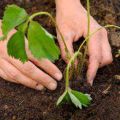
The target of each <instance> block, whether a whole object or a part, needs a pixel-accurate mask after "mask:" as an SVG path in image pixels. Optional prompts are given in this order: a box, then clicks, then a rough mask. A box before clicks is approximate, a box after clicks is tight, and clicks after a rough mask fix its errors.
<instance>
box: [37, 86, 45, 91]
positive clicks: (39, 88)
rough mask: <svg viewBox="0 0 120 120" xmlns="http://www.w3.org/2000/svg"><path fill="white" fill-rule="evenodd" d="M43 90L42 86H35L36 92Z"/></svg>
mask: <svg viewBox="0 0 120 120" xmlns="http://www.w3.org/2000/svg"><path fill="white" fill-rule="evenodd" d="M43 89H44V86H42V85H37V86H36V90H43Z"/></svg>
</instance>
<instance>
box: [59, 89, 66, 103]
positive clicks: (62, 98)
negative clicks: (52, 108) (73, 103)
mask: <svg viewBox="0 0 120 120" xmlns="http://www.w3.org/2000/svg"><path fill="white" fill-rule="evenodd" d="M66 95H67V91H65V92H64V93H63V94H62V95H61V96H60V97H59V98H58V100H57V105H60V104H61V103H62V102H63V100H64V99H65V96H66Z"/></svg>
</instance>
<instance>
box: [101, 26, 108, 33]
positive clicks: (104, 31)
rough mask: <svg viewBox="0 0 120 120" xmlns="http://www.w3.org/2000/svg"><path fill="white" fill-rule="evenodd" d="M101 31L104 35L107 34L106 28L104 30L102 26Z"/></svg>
mask: <svg viewBox="0 0 120 120" xmlns="http://www.w3.org/2000/svg"><path fill="white" fill-rule="evenodd" d="M102 33H103V34H104V35H107V34H108V32H107V30H106V29H105V28H104V27H103V28H102Z"/></svg>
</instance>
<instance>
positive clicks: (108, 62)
mask: <svg viewBox="0 0 120 120" xmlns="http://www.w3.org/2000/svg"><path fill="white" fill-rule="evenodd" d="M112 62H113V58H111V57H110V58H106V59H105V60H104V61H103V63H104V64H106V65H107V64H111V63H112Z"/></svg>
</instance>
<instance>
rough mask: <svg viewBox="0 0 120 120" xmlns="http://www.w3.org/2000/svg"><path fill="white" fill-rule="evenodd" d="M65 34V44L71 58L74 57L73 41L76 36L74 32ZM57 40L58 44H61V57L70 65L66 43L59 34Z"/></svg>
mask: <svg viewBox="0 0 120 120" xmlns="http://www.w3.org/2000/svg"><path fill="white" fill-rule="evenodd" d="M62 34H63V37H64V40H65V43H66V46H67V49H68V51H69V53H70V56H72V55H73V53H74V50H73V40H74V35H73V33H72V32H65V33H64V32H62ZM57 38H58V42H59V45H60V49H61V56H62V58H63V60H64V61H65V62H66V63H68V61H69V56H68V55H67V54H66V52H67V51H66V48H65V45H64V42H63V40H62V38H61V36H60V35H59V34H57Z"/></svg>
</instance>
